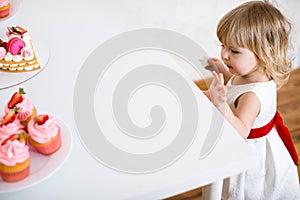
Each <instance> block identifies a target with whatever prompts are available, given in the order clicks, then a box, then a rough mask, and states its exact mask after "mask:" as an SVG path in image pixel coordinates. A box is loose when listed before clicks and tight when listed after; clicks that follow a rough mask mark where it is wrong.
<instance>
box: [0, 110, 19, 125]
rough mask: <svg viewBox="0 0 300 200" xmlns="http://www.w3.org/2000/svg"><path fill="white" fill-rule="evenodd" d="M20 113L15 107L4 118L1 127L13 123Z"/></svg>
mask: <svg viewBox="0 0 300 200" xmlns="http://www.w3.org/2000/svg"><path fill="white" fill-rule="evenodd" d="M17 113H18V108H17V107H15V108H14V109H12V110H10V111H9V112H8V113H7V114H6V115H5V116H4V117H3V120H2V123H1V125H7V124H9V123H11V122H13V121H15V119H16V114H17Z"/></svg>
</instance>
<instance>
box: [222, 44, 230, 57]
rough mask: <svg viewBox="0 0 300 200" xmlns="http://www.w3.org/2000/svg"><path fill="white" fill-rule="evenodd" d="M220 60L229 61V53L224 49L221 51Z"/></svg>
mask: <svg viewBox="0 0 300 200" xmlns="http://www.w3.org/2000/svg"><path fill="white" fill-rule="evenodd" d="M221 58H222V60H229V52H228V50H227V49H226V48H225V47H223V48H222V50H221Z"/></svg>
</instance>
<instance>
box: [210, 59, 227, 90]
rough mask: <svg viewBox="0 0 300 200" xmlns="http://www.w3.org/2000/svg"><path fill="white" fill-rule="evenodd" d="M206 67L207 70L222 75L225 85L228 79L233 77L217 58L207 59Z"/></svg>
mask: <svg viewBox="0 0 300 200" xmlns="http://www.w3.org/2000/svg"><path fill="white" fill-rule="evenodd" d="M207 63H208V66H207V67H206V69H207V70H210V71H215V72H217V73H222V74H223V76H224V83H225V85H226V84H227V82H228V81H229V79H230V78H231V77H232V76H233V74H232V73H231V72H230V71H229V70H228V68H227V67H226V66H225V65H224V64H223V63H222V61H221V60H220V59H217V58H209V59H207Z"/></svg>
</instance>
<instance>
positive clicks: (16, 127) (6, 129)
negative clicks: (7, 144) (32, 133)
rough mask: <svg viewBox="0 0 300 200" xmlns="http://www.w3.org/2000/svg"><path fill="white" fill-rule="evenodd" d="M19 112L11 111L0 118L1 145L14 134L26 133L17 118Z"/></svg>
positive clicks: (16, 110)
mask: <svg viewBox="0 0 300 200" xmlns="http://www.w3.org/2000/svg"><path fill="white" fill-rule="evenodd" d="M17 112H18V109H17V108H14V109H11V110H9V111H8V112H7V113H6V114H5V115H4V116H3V117H1V118H0V144H1V143H3V141H5V140H6V139H7V138H9V137H10V136H11V135H12V134H14V133H20V132H22V131H24V126H23V125H22V124H21V123H20V120H18V119H17V117H16V115H17Z"/></svg>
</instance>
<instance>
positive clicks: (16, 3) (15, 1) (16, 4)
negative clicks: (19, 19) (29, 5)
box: [0, 0, 22, 22]
mask: <svg viewBox="0 0 300 200" xmlns="http://www.w3.org/2000/svg"><path fill="white" fill-rule="evenodd" d="M9 3H10V13H9V15H8V16H7V17H4V18H0V22H2V21H5V20H8V19H9V18H11V17H13V16H15V15H16V14H17V13H18V12H19V11H20V9H21V6H22V3H21V1H20V0H10V1H9Z"/></svg>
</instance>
